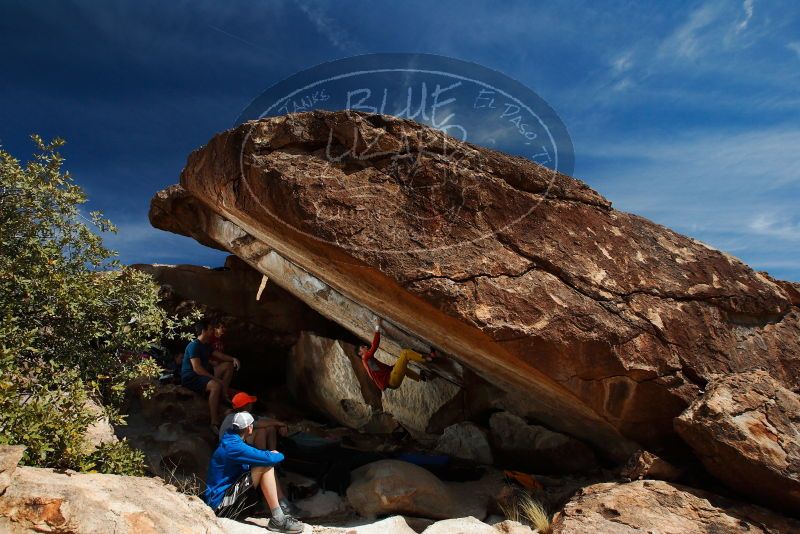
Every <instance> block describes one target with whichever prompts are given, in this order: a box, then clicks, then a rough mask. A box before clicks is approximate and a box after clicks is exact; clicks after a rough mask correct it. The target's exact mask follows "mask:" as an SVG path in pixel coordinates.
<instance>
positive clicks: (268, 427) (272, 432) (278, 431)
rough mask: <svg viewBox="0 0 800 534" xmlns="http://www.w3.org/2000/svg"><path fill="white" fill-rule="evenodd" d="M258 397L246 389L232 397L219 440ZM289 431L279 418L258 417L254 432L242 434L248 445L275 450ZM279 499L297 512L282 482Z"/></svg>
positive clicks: (248, 410) (283, 504) (250, 409)
mask: <svg viewBox="0 0 800 534" xmlns="http://www.w3.org/2000/svg"><path fill="white" fill-rule="evenodd" d="M256 401H258V397H256V396H255V395H249V394H247V393H245V392H244V391H240V392H239V393H237V394H236V395H234V396H233V398H232V399H231V405H232V406H233V408H232V409H230V410H228V413H227V415H225V419H223V420H222V424H221V425H219V440H220V443H221V442H222V440H223V438H224V437H225V434H226V432H228V431H230V430H231V429H233V428H234V427H235V425H234V421H235V420H236V415H237V414H240V413H249V412H251V411H252V409H253V406H254V405H255V403H256ZM288 433H289V427H288V426H286V423H284V422H282V421H278V420H277V419H270V418H269V417H258V418H256V419H255V421H254V422H253V432H251V433H249V434H246V435H244V436H242V439H243V440H244V442H245V443H247V444H248V445H252V446H253V447H255V448H256V449H261V450H264V451H273V450H275V449H277V448H278V435H281V436H286V435H288ZM277 486H278V499H279V501H280V503H281V508H283V509H284V511H286V513H289V514H296V513H297V508H296V507H295V505H294V504H292V503H291V502H289V500H288V499H287V498H286V493H285V492H284V491H283V488H282V487H281V484H280V483H278V484H277Z"/></svg>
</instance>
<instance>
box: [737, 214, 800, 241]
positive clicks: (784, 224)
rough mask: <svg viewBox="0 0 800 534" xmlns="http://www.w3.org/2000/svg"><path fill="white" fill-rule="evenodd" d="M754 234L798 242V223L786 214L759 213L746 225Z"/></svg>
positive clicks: (799, 231)
mask: <svg viewBox="0 0 800 534" xmlns="http://www.w3.org/2000/svg"><path fill="white" fill-rule="evenodd" d="M747 227H748V229H750V230H751V231H752V232H753V233H754V234H756V235H761V236H769V237H777V238H779V239H783V240H789V241H798V240H800V221H799V220H797V219H795V218H793V217H792V216H791V215H788V214H779V213H775V212H768V213H760V214H758V215H757V216H756V217H755V218H753V219H751V220H750V222H749V223H748V224H747Z"/></svg>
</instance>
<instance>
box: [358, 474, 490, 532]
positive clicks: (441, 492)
mask: <svg viewBox="0 0 800 534" xmlns="http://www.w3.org/2000/svg"><path fill="white" fill-rule="evenodd" d="M502 486H503V477H502V473H499V472H490V473H488V474H486V475H485V476H484V477H483V478H481V479H480V480H476V481H472V482H449V483H446V482H443V481H441V480H439V479H438V478H437V477H436V476H435V475H433V473H431V472H430V471H428V470H426V469H423V468H422V467H419V466H417V465H414V464H412V463H408V462H402V461H399V460H380V461H377V462H373V463H370V464H367V465H365V466H362V467H360V468H358V469H356V470H355V471H353V473H352V476H351V483H350V486H349V487H348V488H347V500H348V502H349V503H350V505H351V506H352V507H353V508H354V509H355V511H356V512H358V514H359V515H361V516H363V517H367V518H375V517H377V516H382V515H388V514H403V515H407V516H412V517H422V518H430V519H453V518H458V517H467V516H474V517H478V518H480V519H483V518H484V517H486V511H487V508H488V506H489V501H490V499H491V497H492V496H493V495H495V494H496V493H497V492H498V491H499V490H500V488H501V487H502Z"/></svg>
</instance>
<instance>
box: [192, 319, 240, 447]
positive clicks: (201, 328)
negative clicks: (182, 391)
mask: <svg viewBox="0 0 800 534" xmlns="http://www.w3.org/2000/svg"><path fill="white" fill-rule="evenodd" d="M194 329H195V334H196V335H197V339H195V340H194V341H192V342H191V343H189V345H187V347H186V351H185V352H184V353H183V362H182V363H181V384H182V385H183V386H185V387H187V388H189V389H191V390H192V391H195V392H197V393H199V394H201V395H204V394H205V393H206V392H208V409H209V412H210V415H211V431H212V432H214V434H217V433H218V432H219V422H220V416H219V397H220V394H225V395H227V394H228V384H230V379H231V377H232V376H233V370H234V369H239V367H240V364H239V360H237V359H236V358H233V357H231V356H228V355H227V354H225V353H223V352H220V351H218V350H215V349H214V345H213V344H212V341H213V339H214V328H213V326H212V324H211V322H210V321H208V320H207V319H202V320H200V321H198V322H197V324H195V325H194ZM212 356H213V357H214V358H216V359H217V360H218V361H219V362H220V363H219V364H218V365H217V366H216V368H214V371H213V373H212V372H211V371H209V369H211V365H210V364H209V359H210V358H211V357H212Z"/></svg>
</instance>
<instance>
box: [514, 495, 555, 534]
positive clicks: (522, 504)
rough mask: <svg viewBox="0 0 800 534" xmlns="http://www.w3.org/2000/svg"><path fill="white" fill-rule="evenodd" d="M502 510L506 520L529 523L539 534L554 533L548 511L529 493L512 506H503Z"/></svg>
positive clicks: (515, 501) (516, 500)
mask: <svg viewBox="0 0 800 534" xmlns="http://www.w3.org/2000/svg"><path fill="white" fill-rule="evenodd" d="M502 509H503V513H504V514H505V516H506V518H508V519H511V520H512V521H516V522H518V523H527V524H529V525H530V526H531V527H532V528H534V529H536V530H537V531H538V532H539V534H550V533H551V532H552V525H551V523H550V515H549V514H548V513H547V510H545V508H544V506H542V504H541V503H540V502H539V501H537V500H536V499H534V498H533V497H531V496H530V495H529V494H528V493H525V494H523V495H521V496H520V497H519V498H517V499H515V500H514V501H513V503H512V504H510V505H508V506H503V507H502Z"/></svg>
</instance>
